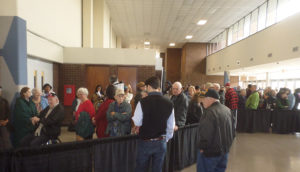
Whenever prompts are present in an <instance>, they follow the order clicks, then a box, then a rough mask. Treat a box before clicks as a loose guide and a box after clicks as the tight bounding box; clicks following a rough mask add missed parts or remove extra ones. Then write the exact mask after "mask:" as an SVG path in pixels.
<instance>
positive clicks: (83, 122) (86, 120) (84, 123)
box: [75, 111, 95, 138]
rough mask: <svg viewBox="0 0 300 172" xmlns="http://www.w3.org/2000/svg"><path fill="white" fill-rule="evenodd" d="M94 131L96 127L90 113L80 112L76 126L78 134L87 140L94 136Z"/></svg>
mask: <svg viewBox="0 0 300 172" xmlns="http://www.w3.org/2000/svg"><path fill="white" fill-rule="evenodd" d="M94 130H95V127H94V125H93V123H92V121H91V117H90V115H89V113H87V112H84V111H83V112H80V115H79V118H78V121H77V123H76V126H75V131H76V134H77V135H79V136H81V137H83V138H87V137H90V136H93V133H94Z"/></svg>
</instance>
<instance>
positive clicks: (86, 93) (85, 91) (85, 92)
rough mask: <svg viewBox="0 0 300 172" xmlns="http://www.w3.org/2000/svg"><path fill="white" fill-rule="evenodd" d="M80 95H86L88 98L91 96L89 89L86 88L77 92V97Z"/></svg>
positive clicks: (81, 88)
mask: <svg viewBox="0 0 300 172" xmlns="http://www.w3.org/2000/svg"><path fill="white" fill-rule="evenodd" d="M79 93H82V94H85V95H86V96H88V95H89V91H88V89H87V88H84V87H80V88H79V89H78V90H77V95H78V94H79Z"/></svg>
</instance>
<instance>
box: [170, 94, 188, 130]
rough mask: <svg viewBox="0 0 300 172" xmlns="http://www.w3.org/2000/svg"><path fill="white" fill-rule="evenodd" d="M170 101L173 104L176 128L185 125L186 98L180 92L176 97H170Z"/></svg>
mask: <svg viewBox="0 0 300 172" xmlns="http://www.w3.org/2000/svg"><path fill="white" fill-rule="evenodd" d="M171 101H172V102H173V104H174V113H175V122H176V125H177V126H178V127H182V126H184V125H185V121H186V114H187V110H188V105H189V102H188V98H187V96H186V95H185V94H184V93H183V92H181V94H179V95H178V96H172V98H171Z"/></svg>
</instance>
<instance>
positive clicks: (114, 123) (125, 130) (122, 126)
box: [106, 101, 132, 136]
mask: <svg viewBox="0 0 300 172" xmlns="http://www.w3.org/2000/svg"><path fill="white" fill-rule="evenodd" d="M116 104H117V102H112V103H111V104H109V106H108V110H107V112H106V119H107V121H108V125H107V128H106V134H110V133H112V132H113V128H114V127H116V128H117V136H124V135H128V134H130V132H131V114H132V113H131V111H132V110H131V105H130V104H129V103H127V102H125V101H124V102H123V103H121V104H120V106H119V112H116V111H115V106H116ZM111 112H115V115H111Z"/></svg>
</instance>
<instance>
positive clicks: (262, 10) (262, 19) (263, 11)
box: [258, 3, 267, 31]
mask: <svg viewBox="0 0 300 172" xmlns="http://www.w3.org/2000/svg"><path fill="white" fill-rule="evenodd" d="M266 19H267V3H264V4H263V5H262V6H260V7H259V11H258V31H260V30H263V29H264V28H265V27H266Z"/></svg>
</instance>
